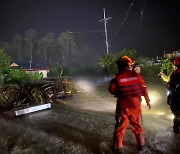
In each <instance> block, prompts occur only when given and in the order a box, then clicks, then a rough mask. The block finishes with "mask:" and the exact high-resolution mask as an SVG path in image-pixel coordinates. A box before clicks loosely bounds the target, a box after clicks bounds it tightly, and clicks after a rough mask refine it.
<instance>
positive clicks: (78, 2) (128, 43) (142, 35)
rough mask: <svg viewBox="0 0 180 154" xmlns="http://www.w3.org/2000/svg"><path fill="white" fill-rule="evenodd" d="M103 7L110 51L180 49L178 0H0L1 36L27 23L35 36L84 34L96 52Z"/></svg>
mask: <svg viewBox="0 0 180 154" xmlns="http://www.w3.org/2000/svg"><path fill="white" fill-rule="evenodd" d="M130 4H132V7H130ZM103 8H106V16H107V17H112V19H111V20H109V21H108V38H109V45H110V46H111V47H110V52H111V53H112V52H117V51H120V50H122V49H123V48H128V49H129V48H135V49H137V50H138V51H139V52H141V53H142V54H143V55H145V56H151V57H155V56H156V55H158V56H162V55H163V52H164V51H166V52H171V51H174V50H178V49H180V44H179V41H180V22H179V20H180V2H179V1H178V0H0V41H8V40H10V39H11V38H12V37H13V35H14V34H23V33H24V32H25V31H26V30H27V29H29V28H33V29H35V30H36V32H37V33H38V34H39V35H41V34H43V33H47V32H50V31H51V32H53V33H55V34H58V33H61V32H64V31H67V30H69V31H72V32H76V33H74V35H78V36H79V37H84V41H86V42H88V44H89V45H90V46H91V48H93V49H94V50H95V51H97V53H96V54H97V55H98V54H101V53H103V52H106V48H105V37H104V35H102V33H100V31H103V30H104V25H103V23H101V22H99V20H100V19H102V18H103ZM128 9H129V13H128ZM141 12H143V13H142V15H141ZM124 18H126V20H124ZM92 31H97V32H92Z"/></svg>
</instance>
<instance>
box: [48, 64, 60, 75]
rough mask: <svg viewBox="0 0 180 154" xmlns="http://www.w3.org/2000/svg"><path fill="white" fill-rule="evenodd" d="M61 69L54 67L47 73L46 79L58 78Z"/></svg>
mask: <svg viewBox="0 0 180 154" xmlns="http://www.w3.org/2000/svg"><path fill="white" fill-rule="evenodd" d="M60 72H61V69H60V68H59V67H58V66H56V67H52V68H51V69H50V71H49V73H48V77H58V76H59V75H60Z"/></svg>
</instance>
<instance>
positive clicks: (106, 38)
mask: <svg viewBox="0 0 180 154" xmlns="http://www.w3.org/2000/svg"><path fill="white" fill-rule="evenodd" d="M103 12H104V18H103V19H101V20H99V22H104V33H105V43H106V52H107V54H109V44H108V36H107V21H108V20H109V19H111V17H108V18H106V10H105V8H104V9H103Z"/></svg>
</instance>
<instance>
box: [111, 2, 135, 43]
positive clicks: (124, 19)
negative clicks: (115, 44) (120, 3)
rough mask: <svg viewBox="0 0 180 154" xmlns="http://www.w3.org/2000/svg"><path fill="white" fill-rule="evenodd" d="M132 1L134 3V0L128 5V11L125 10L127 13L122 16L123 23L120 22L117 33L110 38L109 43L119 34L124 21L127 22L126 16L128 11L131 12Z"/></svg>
mask: <svg viewBox="0 0 180 154" xmlns="http://www.w3.org/2000/svg"><path fill="white" fill-rule="evenodd" d="M134 1H135V0H132V2H131V4H130V5H129V8H128V10H127V12H126V14H125V16H124V18H123V21H122V22H121V25H120V27H119V28H118V30H117V31H116V32H115V34H114V35H113V37H112V38H111V40H110V42H111V41H112V40H113V39H114V38H115V37H116V35H117V34H118V33H119V31H120V29H121V28H122V27H123V26H124V23H125V21H126V20H127V17H128V15H129V13H130V11H131V8H132V7H133V5H134Z"/></svg>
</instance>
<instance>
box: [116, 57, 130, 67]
mask: <svg viewBox="0 0 180 154" xmlns="http://www.w3.org/2000/svg"><path fill="white" fill-rule="evenodd" d="M132 63H133V61H132V59H131V58H129V57H128V56H121V57H119V59H118V60H117V66H118V70H119V71H122V70H124V69H126V68H127V67H128V68H129V67H130V66H132Z"/></svg>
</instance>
